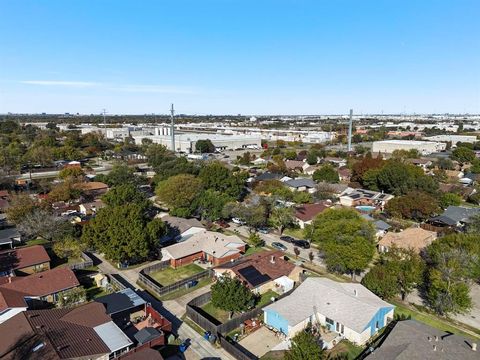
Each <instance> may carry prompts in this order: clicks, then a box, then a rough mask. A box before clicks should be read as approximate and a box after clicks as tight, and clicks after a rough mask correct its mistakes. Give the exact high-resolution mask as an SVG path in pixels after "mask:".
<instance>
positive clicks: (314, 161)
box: [307, 151, 318, 165]
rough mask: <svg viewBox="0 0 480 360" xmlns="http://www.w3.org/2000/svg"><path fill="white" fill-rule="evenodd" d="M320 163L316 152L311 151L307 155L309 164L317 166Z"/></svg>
mask: <svg viewBox="0 0 480 360" xmlns="http://www.w3.org/2000/svg"><path fill="white" fill-rule="evenodd" d="M317 163H318V154H317V152H316V151H309V152H308V154H307V164H308V165H316V164H317Z"/></svg>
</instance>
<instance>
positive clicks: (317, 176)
mask: <svg viewBox="0 0 480 360" xmlns="http://www.w3.org/2000/svg"><path fill="white" fill-rule="evenodd" d="M313 180H315V181H316V182H320V181H325V182H327V183H338V181H339V178H338V172H337V170H336V169H335V168H334V167H333V166H332V165H330V164H326V165H323V166H322V167H321V168H320V169H318V170H315V172H314V173H313Z"/></svg>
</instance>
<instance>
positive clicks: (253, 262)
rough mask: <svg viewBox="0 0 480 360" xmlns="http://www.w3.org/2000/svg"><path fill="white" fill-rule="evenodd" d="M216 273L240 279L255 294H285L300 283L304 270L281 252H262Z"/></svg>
mask: <svg viewBox="0 0 480 360" xmlns="http://www.w3.org/2000/svg"><path fill="white" fill-rule="evenodd" d="M214 272H215V275H216V276H217V277H220V276H224V275H225V274H228V275H229V276H230V277H232V278H238V279H240V280H241V281H242V283H244V284H245V285H246V286H247V287H248V288H249V289H250V290H252V291H253V292H254V293H255V294H263V293H265V292H267V291H269V290H273V291H275V292H276V293H278V294H283V293H285V292H288V291H290V290H292V289H293V287H294V285H295V283H296V282H299V281H300V274H301V273H302V272H303V270H302V269H301V268H300V267H298V266H296V265H294V264H293V263H291V262H289V261H287V260H285V255H284V254H283V253H282V252H281V251H262V252H260V253H256V254H253V255H250V256H246V257H244V258H242V259H240V260H238V261H236V262H235V263H231V264H228V263H227V264H224V265H220V266H219V267H216V268H215V269H214Z"/></svg>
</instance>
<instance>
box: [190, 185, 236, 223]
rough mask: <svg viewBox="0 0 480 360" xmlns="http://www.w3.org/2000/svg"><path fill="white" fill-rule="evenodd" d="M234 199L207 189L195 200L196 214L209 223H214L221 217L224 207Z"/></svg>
mask: <svg viewBox="0 0 480 360" xmlns="http://www.w3.org/2000/svg"><path fill="white" fill-rule="evenodd" d="M233 200H234V199H233V198H232V197H230V196H229V195H227V194H224V193H221V192H220V191H215V190H212V189H208V190H205V191H203V192H202V193H201V194H200V195H199V197H198V198H197V200H196V203H197V206H196V207H197V213H198V214H199V215H200V216H201V217H202V219H206V220H209V221H215V220H218V219H220V218H221V217H222V211H223V208H224V207H225V205H226V204H227V203H229V202H231V201H233Z"/></svg>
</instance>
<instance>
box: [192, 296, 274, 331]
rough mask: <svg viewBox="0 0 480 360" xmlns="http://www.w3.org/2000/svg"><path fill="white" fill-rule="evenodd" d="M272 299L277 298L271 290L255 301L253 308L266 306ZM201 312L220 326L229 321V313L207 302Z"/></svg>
mask: <svg viewBox="0 0 480 360" xmlns="http://www.w3.org/2000/svg"><path fill="white" fill-rule="evenodd" d="M272 297H275V298H276V297H278V294H277V293H276V292H274V291H273V290H269V291H267V292H266V293H264V294H262V295H261V296H260V297H259V298H258V299H257V303H256V305H255V307H256V308H261V307H263V306H265V305H267V304H268V303H269V302H270V301H271V298H272ZM202 310H203V311H205V312H206V313H207V314H209V315H210V316H212V317H213V318H215V319H217V320H218V321H219V322H220V323H222V324H224V323H226V322H227V321H228V320H229V316H228V315H229V312H228V311H225V310H222V309H219V308H217V307H215V306H213V304H212V303H211V302H208V303H207V304H205V305H204V306H202Z"/></svg>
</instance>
